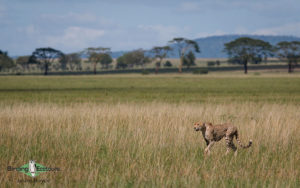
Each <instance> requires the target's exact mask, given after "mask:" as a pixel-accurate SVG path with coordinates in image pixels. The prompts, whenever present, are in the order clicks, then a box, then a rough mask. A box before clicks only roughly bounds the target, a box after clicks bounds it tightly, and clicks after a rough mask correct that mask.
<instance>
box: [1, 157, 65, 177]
mask: <svg viewBox="0 0 300 188" xmlns="http://www.w3.org/2000/svg"><path fill="white" fill-rule="evenodd" d="M7 171H18V172H21V173H23V174H26V175H27V176H30V177H32V178H34V177H37V176H38V175H40V174H41V173H43V172H49V171H60V169H59V168H50V167H45V166H43V165H41V164H38V163H36V162H35V161H34V160H30V161H29V163H27V164H25V165H23V166H21V167H18V168H15V167H12V166H8V167H7Z"/></svg>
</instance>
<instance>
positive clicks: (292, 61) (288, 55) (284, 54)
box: [276, 41, 300, 73]
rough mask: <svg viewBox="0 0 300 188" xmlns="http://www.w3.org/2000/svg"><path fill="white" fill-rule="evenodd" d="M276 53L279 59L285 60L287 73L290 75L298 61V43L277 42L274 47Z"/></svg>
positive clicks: (299, 53)
mask: <svg viewBox="0 0 300 188" xmlns="http://www.w3.org/2000/svg"><path fill="white" fill-rule="evenodd" d="M276 53H277V56H278V57H279V58H280V59H283V60H287V62H288V72H289V73H291V72H293V69H294V67H295V66H296V65H297V63H298V61H299V59H300V42H299V41H292V42H285V41H284V42H279V43H278V44H277V45H276Z"/></svg>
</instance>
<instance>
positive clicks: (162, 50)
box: [151, 46, 172, 74]
mask: <svg viewBox="0 0 300 188" xmlns="http://www.w3.org/2000/svg"><path fill="white" fill-rule="evenodd" d="M171 50H172V48H171V47H170V46H162V47H160V46H155V47H153V48H152V50H151V52H152V53H154V56H155V58H157V59H158V61H157V62H156V63H155V74H157V73H158V70H159V67H160V66H161V63H162V61H163V59H164V58H166V57H167V55H168V52H169V51H171Z"/></svg>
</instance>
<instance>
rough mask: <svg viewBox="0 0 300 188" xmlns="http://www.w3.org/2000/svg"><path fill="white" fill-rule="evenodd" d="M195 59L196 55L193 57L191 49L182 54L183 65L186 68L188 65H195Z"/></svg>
mask: <svg viewBox="0 0 300 188" xmlns="http://www.w3.org/2000/svg"><path fill="white" fill-rule="evenodd" d="M195 60H196V57H195V55H194V53H193V52H192V51H190V52H189V53H188V54H186V55H185V56H184V59H183V65H185V66H187V68H188V69H189V68H190V66H193V65H196V64H195Z"/></svg>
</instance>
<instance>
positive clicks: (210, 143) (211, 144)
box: [204, 141, 215, 155]
mask: <svg viewBox="0 0 300 188" xmlns="http://www.w3.org/2000/svg"><path fill="white" fill-rule="evenodd" d="M214 143H215V141H210V142H209V144H208V146H207V147H206V148H205V150H204V154H207V155H210V148H211V147H212V146H213V145H214Z"/></svg>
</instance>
